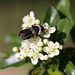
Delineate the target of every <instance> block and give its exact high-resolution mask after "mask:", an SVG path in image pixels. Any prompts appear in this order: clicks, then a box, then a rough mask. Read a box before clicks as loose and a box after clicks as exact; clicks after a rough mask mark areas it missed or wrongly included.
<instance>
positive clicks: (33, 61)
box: [31, 57, 38, 65]
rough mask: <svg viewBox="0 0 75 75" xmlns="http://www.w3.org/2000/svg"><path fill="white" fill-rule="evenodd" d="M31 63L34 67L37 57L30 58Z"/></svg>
mask: <svg viewBox="0 0 75 75" xmlns="http://www.w3.org/2000/svg"><path fill="white" fill-rule="evenodd" d="M31 63H32V64H34V65H36V64H37V63H38V57H33V58H31Z"/></svg>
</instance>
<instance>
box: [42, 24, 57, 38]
mask: <svg viewBox="0 0 75 75" xmlns="http://www.w3.org/2000/svg"><path fill="white" fill-rule="evenodd" d="M43 27H44V33H45V34H44V35H43V36H44V37H45V38H49V37H50V34H52V33H54V32H55V30H56V28H55V27H50V26H49V25H48V24H47V23H44V24H43Z"/></svg>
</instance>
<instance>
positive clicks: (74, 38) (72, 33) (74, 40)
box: [71, 26, 75, 43]
mask: <svg viewBox="0 0 75 75" xmlns="http://www.w3.org/2000/svg"><path fill="white" fill-rule="evenodd" d="M74 34H75V26H74V27H73V28H72V30H71V38H72V40H73V42H74V43H75V35H74Z"/></svg>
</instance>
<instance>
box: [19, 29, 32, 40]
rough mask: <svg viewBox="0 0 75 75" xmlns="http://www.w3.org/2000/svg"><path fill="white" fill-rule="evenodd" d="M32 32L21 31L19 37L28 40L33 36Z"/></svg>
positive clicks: (27, 30)
mask: <svg viewBox="0 0 75 75" xmlns="http://www.w3.org/2000/svg"><path fill="white" fill-rule="evenodd" d="M31 34H32V31H31V30H29V29H25V30H21V31H20V32H19V34H18V37H20V38H22V39H27V38H29V37H30V36H31Z"/></svg>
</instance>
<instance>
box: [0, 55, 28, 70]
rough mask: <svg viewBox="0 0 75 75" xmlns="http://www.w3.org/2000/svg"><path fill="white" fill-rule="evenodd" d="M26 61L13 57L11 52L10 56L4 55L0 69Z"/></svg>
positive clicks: (19, 64)
mask: <svg viewBox="0 0 75 75" xmlns="http://www.w3.org/2000/svg"><path fill="white" fill-rule="evenodd" d="M25 63H27V62H26V61H25V60H20V59H18V58H16V57H15V54H12V55H10V56H7V57H5V58H4V59H3V60H2V61H1V62H0V69H5V68H8V67H12V66H14V67H18V66H21V65H23V64H25Z"/></svg>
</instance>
